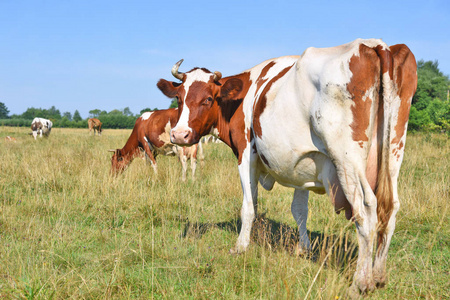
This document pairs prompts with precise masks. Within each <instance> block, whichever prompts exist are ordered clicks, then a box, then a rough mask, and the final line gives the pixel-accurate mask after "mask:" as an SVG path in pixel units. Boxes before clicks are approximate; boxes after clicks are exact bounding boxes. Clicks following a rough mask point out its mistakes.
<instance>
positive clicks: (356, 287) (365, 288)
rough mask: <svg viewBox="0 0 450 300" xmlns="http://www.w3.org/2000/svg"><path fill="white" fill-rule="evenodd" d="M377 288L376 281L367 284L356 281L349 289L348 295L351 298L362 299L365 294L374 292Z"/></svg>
mask: <svg viewBox="0 0 450 300" xmlns="http://www.w3.org/2000/svg"><path fill="white" fill-rule="evenodd" d="M374 290H375V282H373V281H371V282H367V283H366V284H363V283H361V282H360V283H359V284H356V283H355V282H353V283H352V285H351V286H350V288H349V289H348V297H349V298H350V299H361V298H362V297H363V296H366V295H367V294H368V293H370V292H373V291H374Z"/></svg>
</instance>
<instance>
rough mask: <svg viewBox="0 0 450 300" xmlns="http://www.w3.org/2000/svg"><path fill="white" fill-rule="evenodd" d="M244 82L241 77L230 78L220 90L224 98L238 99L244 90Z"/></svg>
mask: <svg viewBox="0 0 450 300" xmlns="http://www.w3.org/2000/svg"><path fill="white" fill-rule="evenodd" d="M243 85H244V83H243V82H242V80H240V79H239V78H231V79H228V80H227V81H226V82H225V83H224V84H223V86H222V88H221V90H220V97H221V98H222V99H223V100H236V99H239V98H240V97H239V94H240V93H241V91H242V86H243Z"/></svg>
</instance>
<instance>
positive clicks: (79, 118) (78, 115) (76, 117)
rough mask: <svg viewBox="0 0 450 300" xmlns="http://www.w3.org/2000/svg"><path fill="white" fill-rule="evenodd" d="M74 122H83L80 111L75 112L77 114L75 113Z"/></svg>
mask: <svg viewBox="0 0 450 300" xmlns="http://www.w3.org/2000/svg"><path fill="white" fill-rule="evenodd" d="M72 120H74V121H75V122H78V121H81V120H83V119H82V118H81V116H80V112H79V111H78V110H75V112H74V113H73V118H72Z"/></svg>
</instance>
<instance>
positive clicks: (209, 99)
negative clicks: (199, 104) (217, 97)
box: [203, 97, 213, 105]
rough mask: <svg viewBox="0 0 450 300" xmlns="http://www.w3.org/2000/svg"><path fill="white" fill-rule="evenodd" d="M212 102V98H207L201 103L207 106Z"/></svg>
mask: <svg viewBox="0 0 450 300" xmlns="http://www.w3.org/2000/svg"><path fill="white" fill-rule="evenodd" d="M212 101H213V98H211V97H208V98H206V99H205V102H203V104H205V105H208V104H210V103H211V102H212Z"/></svg>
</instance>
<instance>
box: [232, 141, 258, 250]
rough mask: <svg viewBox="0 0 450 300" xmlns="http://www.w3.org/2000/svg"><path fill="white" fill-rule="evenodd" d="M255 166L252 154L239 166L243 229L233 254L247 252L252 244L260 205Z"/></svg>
mask: <svg viewBox="0 0 450 300" xmlns="http://www.w3.org/2000/svg"><path fill="white" fill-rule="evenodd" d="M247 149H248V148H247ZM249 152H250V151H249ZM244 154H245V153H244ZM255 165H256V163H255V157H250V154H249V155H248V156H247V157H246V156H244V157H243V159H242V161H241V164H240V165H239V176H240V178H241V185H242V191H243V193H244V200H243V202H242V209H241V220H242V227H241V232H240V233H239V237H238V239H237V242H236V246H235V247H234V248H233V249H231V250H230V252H231V253H241V252H244V251H245V250H247V247H248V245H249V243H250V233H251V231H252V225H253V221H254V220H255V216H256V212H257V204H258V200H257V198H258V180H257V179H258V177H257V176H256V168H255Z"/></svg>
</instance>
